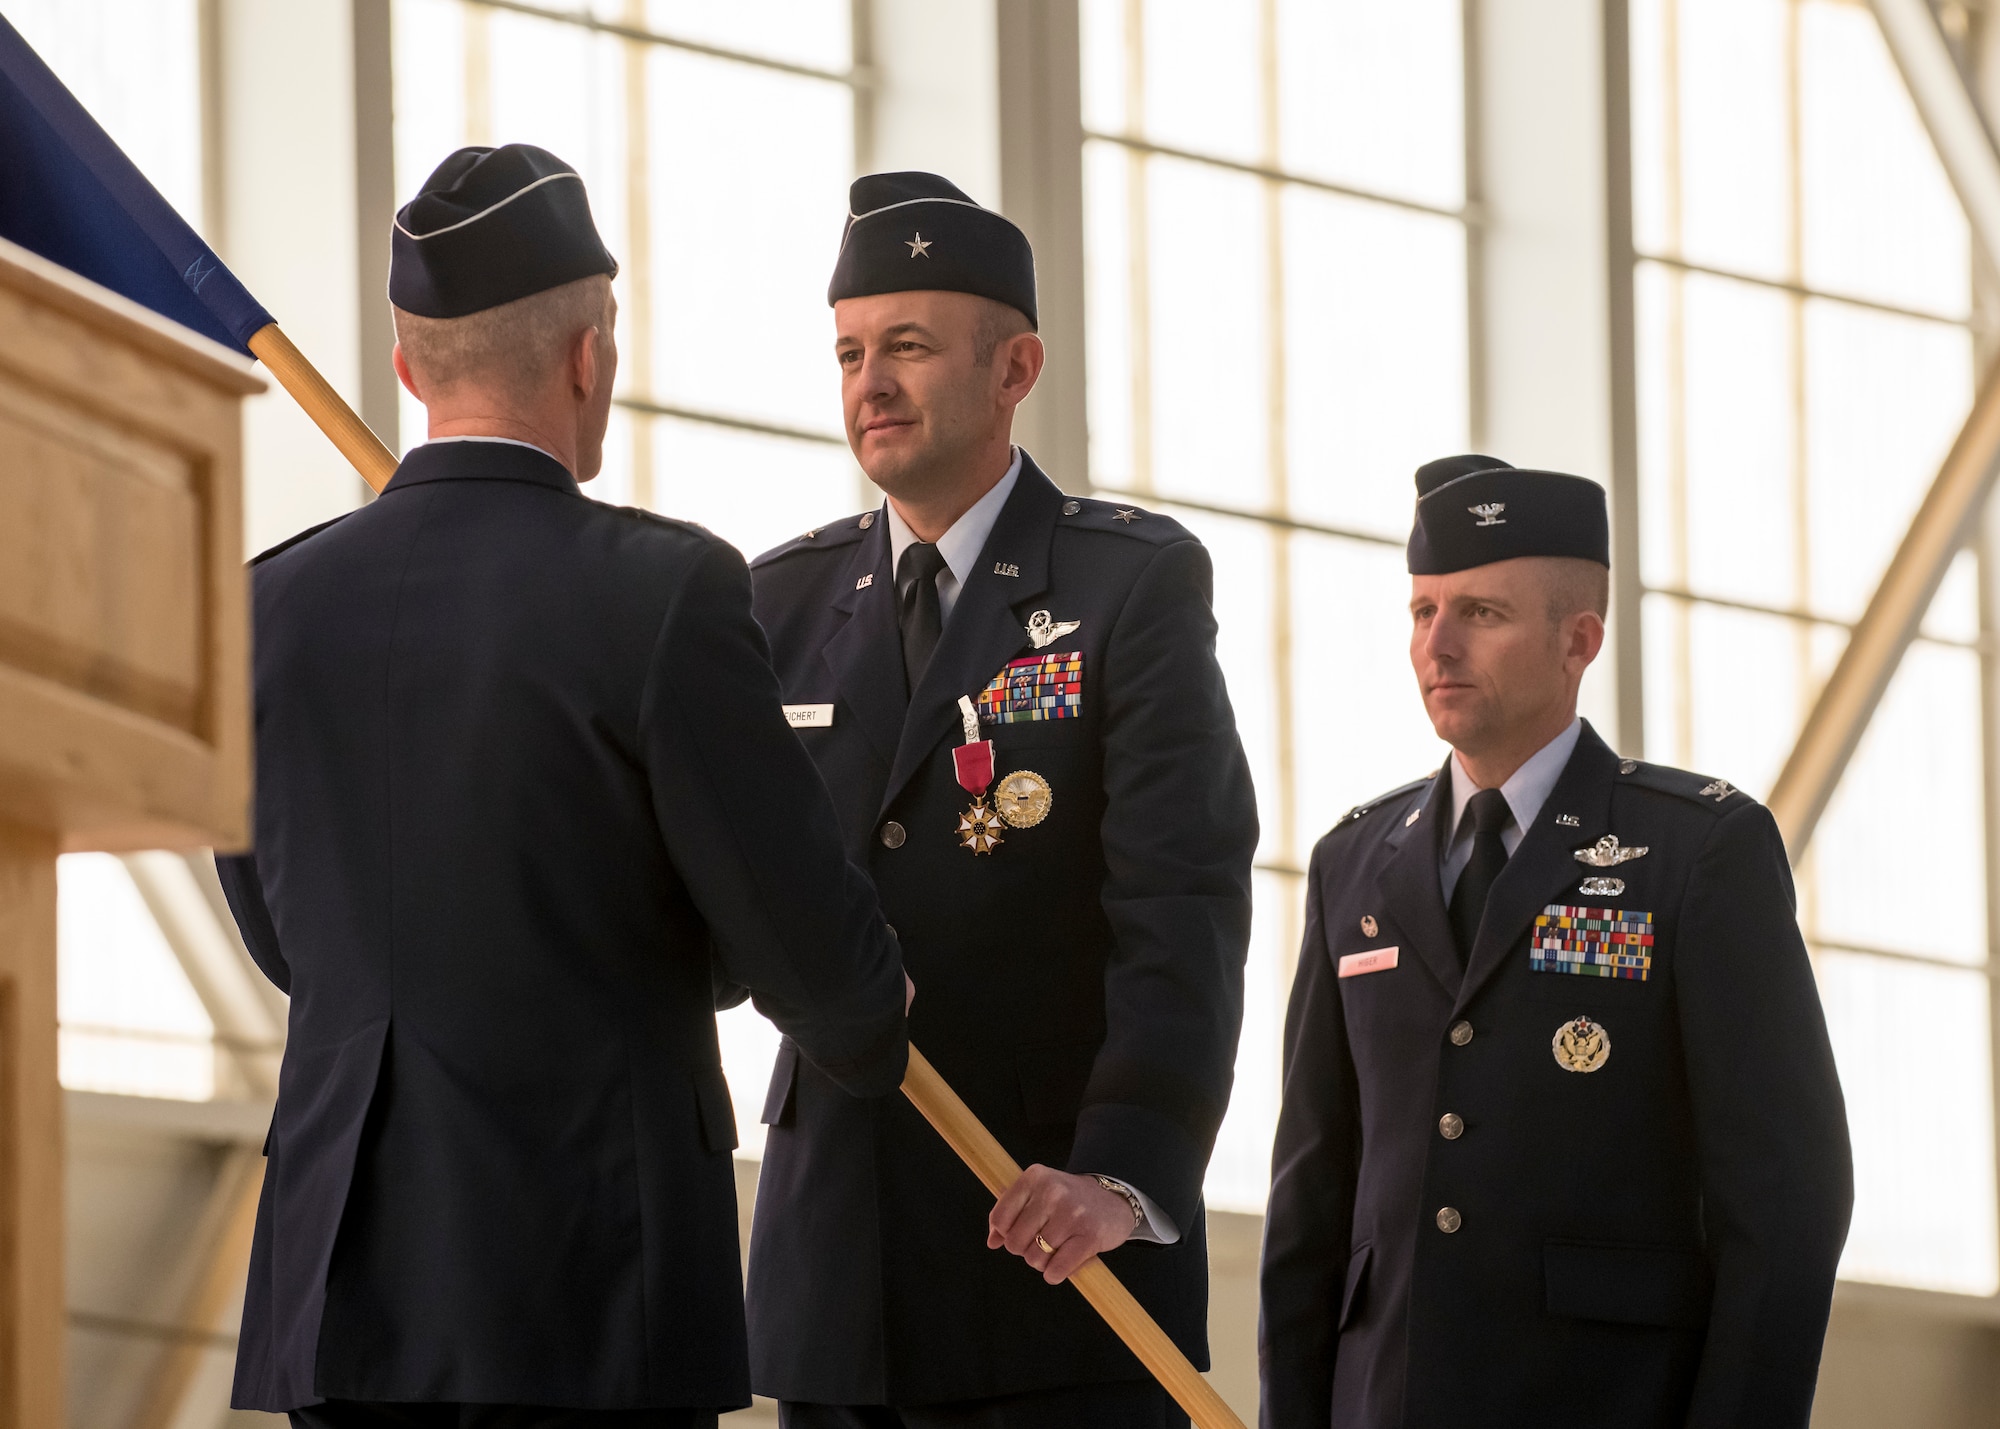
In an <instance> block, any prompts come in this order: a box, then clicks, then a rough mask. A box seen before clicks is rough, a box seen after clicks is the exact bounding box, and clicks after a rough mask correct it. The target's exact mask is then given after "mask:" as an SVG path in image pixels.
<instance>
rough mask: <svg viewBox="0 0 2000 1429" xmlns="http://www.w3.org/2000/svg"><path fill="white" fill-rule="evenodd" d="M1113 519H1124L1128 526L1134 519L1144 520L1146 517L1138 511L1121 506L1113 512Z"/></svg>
mask: <svg viewBox="0 0 2000 1429" xmlns="http://www.w3.org/2000/svg"><path fill="white" fill-rule="evenodd" d="M1111 519H1112V520H1113V521H1123V522H1124V523H1125V524H1126V525H1127V526H1130V525H1131V524H1132V523H1133V522H1134V521H1143V520H1145V519H1146V518H1145V517H1143V516H1141V515H1140V514H1139V513H1138V512H1136V511H1127V510H1126V509H1125V508H1124V507H1122V506H1121V507H1119V508H1118V509H1117V510H1116V511H1114V512H1112V513H1111Z"/></svg>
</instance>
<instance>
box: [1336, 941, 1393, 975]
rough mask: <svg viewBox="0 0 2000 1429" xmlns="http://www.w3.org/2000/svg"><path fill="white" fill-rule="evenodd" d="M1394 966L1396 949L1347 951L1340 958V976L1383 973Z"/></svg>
mask: <svg viewBox="0 0 2000 1429" xmlns="http://www.w3.org/2000/svg"><path fill="white" fill-rule="evenodd" d="M1394 966H1396V949H1394V948H1374V949H1371V950H1370V951H1368V952H1365V953H1348V954H1347V955H1345V956H1344V957H1342V958H1341V960H1340V975H1341V976H1342V977H1360V976H1361V974H1363V973H1385V972H1387V971H1389V969H1390V968H1393V967H1394Z"/></svg>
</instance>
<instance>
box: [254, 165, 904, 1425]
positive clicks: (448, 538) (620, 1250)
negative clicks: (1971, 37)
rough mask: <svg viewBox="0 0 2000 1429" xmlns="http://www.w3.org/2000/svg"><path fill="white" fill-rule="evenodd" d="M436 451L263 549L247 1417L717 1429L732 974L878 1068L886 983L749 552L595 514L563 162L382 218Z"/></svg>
mask: <svg viewBox="0 0 2000 1429" xmlns="http://www.w3.org/2000/svg"><path fill="white" fill-rule="evenodd" d="M393 242H394V253H393V260H392V267H391V271H390V284H389V295H390V299H391V301H392V303H393V304H394V305H395V310H396V311H395V318H396V330H397V337H398V347H397V349H396V356H395V362H396V369H397V372H398V374H399V375H400V376H401V377H402V379H403V382H404V383H405V385H406V386H408V388H409V389H410V391H411V392H412V393H413V394H414V395H415V396H416V397H417V398H418V399H419V400H420V401H422V402H424V403H425V405H426V406H427V408H428V409H429V421H430V436H431V440H430V442H429V443H427V444H426V445H423V446H420V447H418V448H416V449H415V450H414V451H412V452H411V453H410V454H409V455H408V456H407V457H405V458H404V460H403V463H402V465H401V466H400V467H399V468H398V469H397V472H396V475H395V478H394V479H393V480H392V481H391V482H390V483H389V484H388V486H387V487H386V488H385V489H384V490H383V492H382V495H381V498H380V499H379V500H377V501H375V502H374V503H373V504H372V505H369V506H367V507H364V508H363V509H361V510H359V511H357V512H354V513H352V514H351V515H348V516H346V517H343V518H341V519H339V520H337V521H334V522H329V523H328V524H326V525H324V526H321V527H319V528H316V529H315V530H313V531H309V532H307V533H305V534H304V535H302V536H300V537H298V538H296V539H295V540H293V541H291V542H288V543H286V544H285V545H283V546H281V547H279V548H278V549H276V550H274V551H271V552H268V553H266V554H265V555H264V556H262V557H260V558H259V559H258V562H257V565H256V570H255V573H254V609H255V616H256V658H255V671H254V688H255V699H256V718H257V795H256V800H257V802H256V844H255V848H254V851H253V852H252V853H250V854H247V855H244V856H241V857H237V858H228V859H224V860H221V870H222V877H223V882H224V886H225V888H226V890H227V891H228V894H229V899H230V905H231V907H232V908H233V909H234V911H235V913H236V918H237V921H238V923H239V925H240V926H241V927H242V930H243V934H244V940H245V942H246V943H247V944H248V945H249V948H250V950H251V952H252V954H253V955H254V956H255V957H256V959H257V962H258V964H259V966H261V967H262V968H263V969H264V970H265V972H266V973H268V974H269V975H270V977H271V979H272V980H273V981H274V982H276V983H277V984H278V986H280V987H281V988H283V989H285V990H286V991H287V992H288V993H289V994H290V995H291V1026H290V1034H289V1040H288V1043H287V1047H286V1051H285V1059H284V1066H283V1070H282V1073H281V1076H280V1089H279V1094H278V1105H277V1112H276V1115H275V1117H274V1119H273V1122H272V1126H271V1134H270V1139H269V1141H268V1142H267V1144H266V1155H267V1157H268V1160H267V1163H266V1172H265V1179H264V1190H263V1199H262V1202H261V1204H260V1206H259V1208H258V1219H257V1231H256V1241H255V1248H254V1250H253V1253H252V1261H251V1269H250V1284H249V1289H248V1292H247V1295H246V1298H245V1308H244V1315H243V1331H242V1339H241V1345H240V1348H239V1351H238V1358H237V1376H236V1390H235V1395H234V1402H235V1404H236V1405H237V1406H238V1407H240V1408H252V1409H265V1410H274V1411H280V1412H289V1413H290V1415H291V1418H292V1423H293V1424H294V1425H295V1426H300V1429H363V1426H399V1429H614V1426H615V1429H696V1426H703V1425H706V1426H713V1425H714V1424H715V1422H716V1411H717V1410H718V1409H719V1408H731V1407H736V1406H741V1405H745V1404H747V1403H748V1402H749V1399H750V1394H749V1383H748V1366H747V1364H746V1360H745V1338H744V1327H743V1318H742V1298H741V1296H742V1288H741V1287H742V1281H741V1277H740V1272H739V1269H738V1260H737V1254H738V1252H737V1243H736V1198H735V1181H734V1172H733V1169H732V1166H731V1158H730V1154H729V1153H730V1151H731V1149H732V1148H733V1147H734V1146H735V1144H736V1129H735V1118H734V1113H733V1112H732V1110H731V1107H730V1101H729V1092H728V1089H727V1087H726V1086H725V1084H724V1082H723V1078H722V1071H721V1065H720V1058H719V1053H718V1050H717V1045H716V1031H715V1020H714V1014H713V1006H714V1000H715V992H714V987H713V983H712V979H713V978H716V977H720V978H722V979H724V980H727V981H729V982H732V983H736V984H740V985H742V986H745V987H748V988H749V989H751V993H752V996H753V997H754V998H755V999H756V1002H757V1005H758V1007H759V1008H760V1009H761V1010H762V1011H763V1012H764V1013H765V1014H766V1015H767V1016H769V1017H771V1018H772V1019H773V1020H774V1021H775V1022H777V1024H778V1025H779V1026H780V1027H782V1028H784V1029H785V1031H786V1033H787V1035H788V1036H790V1037H791V1038H792V1039H793V1042H794V1044H795V1045H797V1046H798V1047H799V1048H800V1050H801V1052H802V1054H803V1055H804V1056H806V1057H807V1058H809V1059H811V1060H812V1061H813V1063H814V1065H815V1066H816V1067H818V1068H819V1069H820V1073H821V1074H822V1075H824V1076H826V1077H827V1078H829V1080H830V1081H831V1083H832V1084H834V1085H837V1086H840V1087H842V1088H844V1089H846V1091H848V1092H851V1093H853V1094H855V1095H874V1094H881V1093H886V1092H890V1091H893V1090H894V1089H895V1087H896V1085H897V1083H898V1082H899V1080H900V1079H901V1076H902V1072H903V1064H904V1049H905V1046H906V1042H905V1036H904V1030H903V1014H904V988H905V983H904V978H903V975H902V973H901V971H900V956H899V953H898V950H897V948H896V944H895V940H894V938H893V936H892V935H891V933H890V932H889V931H888V929H887V927H886V925H884V924H883V922H882V920H881V915H880V912H879V910H878V907H877V904H876V900H875V896H874V893H873V891H872V890H871V889H870V888H869V887H868V885H867V882H866V880H865V879H864V878H863V877H862V876H861V875H860V873H859V872H858V871H857V870H856V869H855V868H854V867H853V866H852V865H851V864H850V863H848V862H847V860H846V857H845V855H844V854H843V852H842V850H841V846H840V834H839V829H838V827H837V824H836V821H835V816H834V811H833V808H832V806H831V804H830V803H829V802H828V800H827V796H826V789H825V785H824V784H823V783H822V781H821V780H820V778H819V776H818V775H817V774H816V773H815V772H814V770H813V767H812V764H811V761H810V760H809V759H808V758H807V756H806V754H805V753H804V751H803V750H801V749H800V747H799V742H798V739H797V737H796V736H795V735H793V734H792V733H791V731H790V730H788V729H786V728H785V727H784V724H783V721H782V718H781V714H780V710H779V693H778V685H777V681H776V679H775V678H774V676H773V674H772V671H771V667H770V664H769V660H768V656H767V654H766V648H765V644H764V640H763V636H762V634H761V632H760V631H759V630H758V628H757V625H756V623H755V621H754V619H753V618H752V615H751V611H750V584H749V578H748V573H747V571H746V569H745V567H744V564H743V561H742V558H741V557H740V556H738V555H737V553H736V552H735V551H734V550H733V549H731V548H730V547H729V546H728V545H726V544H724V543H723V542H721V541H720V540H717V539H716V538H715V537H713V536H711V535H709V534H708V533H707V532H705V531H703V530H702V529H701V528H700V527H697V526H690V525H686V524H684V523H681V522H677V521H669V520H666V519H664V518H662V517H657V516H653V515H651V514H649V513H646V512H641V511H633V510H624V509H619V508H614V507H611V506H606V505H602V504H600V503H598V502H595V501H591V500H588V499H586V498H584V497H583V495H582V494H581V493H580V492H579V491H578V489H577V482H578V481H579V480H588V479H589V478H591V477H592V476H594V475H595V474H596V472H597V470H598V467H599V465H600V463H601V460H602V450H603V441H604V433H605V426H606V421H607V414H608V410H609V404H610V397H611V381H612V374H613V371H614V369H615V367H616V363H617V350H616V348H615V346H614V345H613V343H612V340H611V330H612V320H613V316H614V312H613V300H612V296H611V277H612V275H613V274H615V273H616V271H617V264H616V263H615V262H614V261H613V260H612V258H611V255H610V254H608V253H607V252H605V250H604V246H603V244H602V243H601V242H600V241H599V239H598V236H597V230H596V228H595V226H594V225H593V223H592V221H591V217H590V208H589V204H588V201H587V199H586V197H585V194H584V189H583V183H582V181H581V180H580V179H579V178H578V177H577V175H576V174H575V172H574V171H573V170H571V169H570V168H569V167H568V166H567V165H566V164H564V163H563V162H562V161H561V160H559V159H557V158H556V157H555V156H554V155H552V154H549V153H547V152H545V151H543V150H540V149H535V148H532V147H529V146H527V145H519V144H510V145H506V146H504V147H502V148H499V149H484V148H474V149H462V150H460V151H458V152H457V153H456V154H453V155H452V156H451V157H450V158H449V159H447V160H445V162H444V163H443V164H442V165H440V166H439V167H438V169H437V171H436V172H435V173H433V174H432V175H431V177H430V178H429V179H428V180H427V181H426V182H425V184H424V187H423V191H422V192H421V193H420V194H419V195H418V196H417V197H416V198H415V199H414V200H412V201H411V202H410V203H409V204H408V205H407V206H406V207H405V208H404V209H403V210H402V211H401V212H400V213H398V214H397V216H396V227H395V234H394V240H393Z"/></svg>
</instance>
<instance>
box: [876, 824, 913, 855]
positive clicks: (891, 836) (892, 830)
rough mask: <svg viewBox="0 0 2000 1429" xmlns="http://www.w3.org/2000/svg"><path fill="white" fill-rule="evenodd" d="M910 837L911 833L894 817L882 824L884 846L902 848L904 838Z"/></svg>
mask: <svg viewBox="0 0 2000 1429" xmlns="http://www.w3.org/2000/svg"><path fill="white" fill-rule="evenodd" d="M908 837H909V834H908V833H907V832H905V831H904V829H903V826H902V825H901V824H899V823H897V822H896V821H895V820H894V819H891V820H889V822H888V823H886V824H884V825H882V847H884V848H901V847H902V846H903V840H904V839H906V838H908Z"/></svg>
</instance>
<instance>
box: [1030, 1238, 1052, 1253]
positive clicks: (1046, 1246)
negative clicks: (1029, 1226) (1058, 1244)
mask: <svg viewBox="0 0 2000 1429" xmlns="http://www.w3.org/2000/svg"><path fill="white" fill-rule="evenodd" d="M1035 1244H1036V1245H1038V1246H1040V1247H1041V1248H1042V1251H1043V1253H1044V1254H1047V1255H1054V1254H1055V1253H1056V1248H1055V1247H1054V1246H1052V1245H1050V1244H1049V1243H1048V1242H1047V1241H1045V1240H1043V1239H1042V1238H1041V1237H1040V1236H1039V1235H1038V1236H1036V1237H1035Z"/></svg>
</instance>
